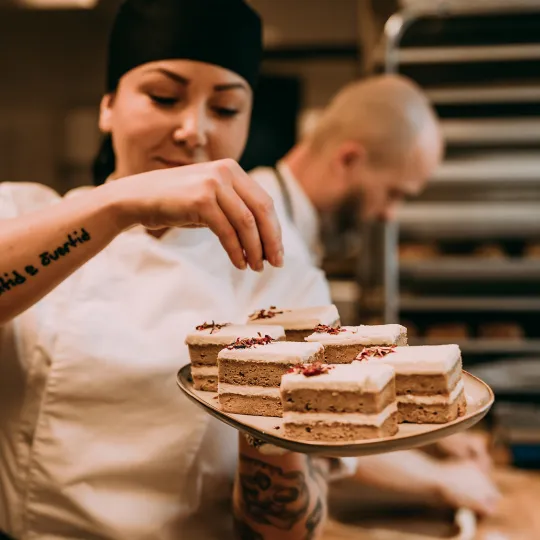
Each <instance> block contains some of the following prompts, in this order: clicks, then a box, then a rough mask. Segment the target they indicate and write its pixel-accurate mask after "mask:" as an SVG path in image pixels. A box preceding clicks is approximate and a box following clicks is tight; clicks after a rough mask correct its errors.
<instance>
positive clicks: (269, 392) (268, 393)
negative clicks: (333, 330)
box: [218, 382, 280, 398]
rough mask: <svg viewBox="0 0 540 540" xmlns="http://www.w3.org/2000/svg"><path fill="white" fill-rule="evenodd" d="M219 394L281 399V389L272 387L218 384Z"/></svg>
mask: <svg viewBox="0 0 540 540" xmlns="http://www.w3.org/2000/svg"><path fill="white" fill-rule="evenodd" d="M218 393H219V394H238V395H240V396H263V397H271V398H280V394H279V388H273V387H270V386H250V385H239V384H229V383H222V382H218Z"/></svg>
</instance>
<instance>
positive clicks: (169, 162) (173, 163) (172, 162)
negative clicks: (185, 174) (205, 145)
mask: <svg viewBox="0 0 540 540" xmlns="http://www.w3.org/2000/svg"><path fill="white" fill-rule="evenodd" d="M156 161H158V162H159V163H161V165H164V166H165V167H169V168H174V167H184V166H185V165H193V161H187V160H176V159H165V158H161V157H160V158H157V159H156Z"/></svg>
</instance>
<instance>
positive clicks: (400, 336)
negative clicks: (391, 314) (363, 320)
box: [306, 324, 407, 347]
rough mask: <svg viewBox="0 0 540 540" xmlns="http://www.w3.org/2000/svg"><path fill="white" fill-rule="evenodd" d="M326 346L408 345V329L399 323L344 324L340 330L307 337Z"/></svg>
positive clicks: (308, 339)
mask: <svg viewBox="0 0 540 540" xmlns="http://www.w3.org/2000/svg"><path fill="white" fill-rule="evenodd" d="M306 341H315V342H319V343H322V344H323V345H324V346H325V347H326V346H335V345H363V346H365V347H369V346H373V345H383V346H384V345H386V346H388V345H407V329H406V328H405V327H404V326H401V325H399V324H383V325H373V326H367V325H361V326H342V327H340V328H339V332H337V331H336V332H324V331H321V332H319V331H317V332H314V333H313V334H311V335H310V336H308V337H307V338H306Z"/></svg>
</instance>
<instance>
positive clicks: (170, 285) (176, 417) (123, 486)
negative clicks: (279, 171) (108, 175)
mask: <svg viewBox="0 0 540 540" xmlns="http://www.w3.org/2000/svg"><path fill="white" fill-rule="evenodd" d="M87 189H91V188H87ZM76 195H77V193H75V194H73V195H72V196H76ZM59 200H61V198H60V197H59V195H58V194H56V193H55V192H54V191H51V190H50V189H48V188H45V187H43V186H41V185H39V184H10V183H4V184H0V219H5V218H10V217H16V216H20V215H22V214H24V213H27V212H31V211H34V210H36V209H40V208H47V207H49V208H51V211H54V204H56V203H57V202H58V201H59ZM0 226H1V221H0ZM81 226H84V224H81ZM283 227H284V236H283V237H284V244H285V251H286V254H285V269H284V270H275V269H272V268H267V270H265V272H263V274H256V273H253V272H250V271H247V272H240V271H238V270H236V269H234V268H233V266H232V265H231V264H230V262H229V261H228V259H227V256H226V254H225V252H224V251H223V249H222V248H221V247H220V245H219V243H218V241H217V239H216V238H215V237H214V236H213V235H212V234H211V233H210V232H209V231H208V230H205V229H199V230H185V229H184V230H181V229H171V230H170V231H168V232H167V233H166V234H165V235H164V236H163V237H162V238H161V239H159V240H158V239H156V238H154V237H152V236H150V235H149V234H147V233H146V231H144V229H142V228H141V227H136V228H133V229H131V230H130V231H127V232H125V233H123V234H121V235H120V236H118V237H117V238H116V239H115V240H113V242H112V243H111V244H110V245H109V246H108V247H107V248H105V249H104V250H103V251H102V252H101V253H99V254H98V255H96V256H95V257H94V258H93V259H92V260H90V261H89V262H88V263H86V264H85V265H84V266H83V267H82V268H80V269H79V270H77V271H76V272H75V273H74V274H73V275H72V276H71V277H69V278H68V279H66V280H65V281H64V282H63V283H62V284H61V285H60V286H58V287H57V288H56V289H54V290H53V291H52V292H51V293H50V294H48V295H47V296H46V297H45V298H43V299H42V300H41V301H40V302H38V303H37V304H36V305H34V306H33V307H32V308H30V309H28V310H27V311H26V312H24V313H23V314H22V315H20V316H19V317H17V318H16V319H15V320H13V321H12V322H10V323H8V324H6V325H4V326H3V327H2V328H0V529H1V530H3V531H4V532H6V533H8V534H10V535H12V536H13V537H15V538H16V539H17V540H31V539H40V540H48V539H55V540H58V539H82V538H84V539H85V540H94V539H96V540H97V539H99V540H101V539H107V540H109V539H110V540H126V539H130V540H139V539H140V540H143V539H144V540H173V539H174V540H182V539H189V540H192V539H193V540H194V539H197V540H198V539H199V538H200V539H204V540H206V539H210V540H211V539H226V538H230V536H231V534H232V532H231V531H232V525H231V521H232V515H231V509H230V497H231V485H232V478H233V473H234V470H235V466H236V461H237V434H236V432H235V431H234V430H232V429H231V428H229V427H227V426H225V425H224V424H221V423H220V422H218V421H216V420H214V419H212V418H210V417H209V416H208V415H207V414H206V413H205V412H204V411H202V410H201V409H199V408H198V407H196V406H195V405H193V404H192V403H191V402H189V401H188V400H187V398H185V397H184V396H183V395H182V394H181V392H180V390H179V389H178V388H177V387H176V382H175V375H176V372H177V371H178V369H179V368H180V367H181V366H182V365H184V364H186V363H188V362H189V358H188V353H187V348H186V346H185V344H184V339H185V336H186V334H187V333H188V332H189V331H190V330H192V329H193V327H194V326H195V325H196V324H200V323H201V322H203V321H204V320H211V319H214V320H220V321H231V322H240V321H243V320H245V318H246V316H247V315H248V313H249V312H250V311H252V310H253V309H258V308H261V307H266V306H268V305H270V304H272V305H280V306H284V307H295V306H296V307H301V306H310V305H321V304H327V303H328V302H329V293H328V287H327V284H326V281H325V280H324V276H323V275H322V273H321V272H320V271H319V270H317V269H315V268H313V267H312V266H310V265H309V263H308V261H309V254H308V253H307V250H306V249H305V246H304V244H303V242H302V241H301V240H300V238H299V236H298V234H297V233H296V232H295V231H294V230H292V228H291V230H289V227H288V225H287V223H286V222H285V221H284V226H283ZM89 232H90V234H91V231H89ZM54 247H55V246H51V248H54ZM36 256H37V254H36ZM29 264H32V261H29Z"/></svg>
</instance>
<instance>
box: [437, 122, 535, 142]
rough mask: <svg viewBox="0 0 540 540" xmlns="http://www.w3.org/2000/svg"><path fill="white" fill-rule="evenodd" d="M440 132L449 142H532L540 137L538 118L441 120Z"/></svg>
mask: <svg viewBox="0 0 540 540" xmlns="http://www.w3.org/2000/svg"><path fill="white" fill-rule="evenodd" d="M441 124H442V132H443V135H444V137H445V140H446V142H447V143H449V144H455V145H467V144H488V143H491V144H494V143H498V144H500V143H512V144H515V143H532V144H534V143H535V142H537V141H538V140H539V139H540V119H538V118H504V119H499V118H488V119H484V118H482V119H477V118H473V119H471V118H467V119H459V120H453V119H452V120H443V121H442V122H441Z"/></svg>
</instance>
